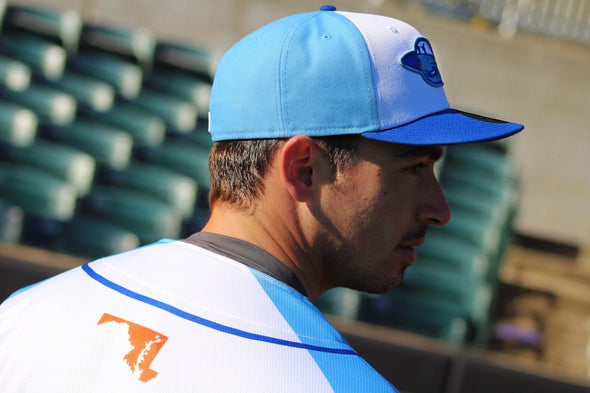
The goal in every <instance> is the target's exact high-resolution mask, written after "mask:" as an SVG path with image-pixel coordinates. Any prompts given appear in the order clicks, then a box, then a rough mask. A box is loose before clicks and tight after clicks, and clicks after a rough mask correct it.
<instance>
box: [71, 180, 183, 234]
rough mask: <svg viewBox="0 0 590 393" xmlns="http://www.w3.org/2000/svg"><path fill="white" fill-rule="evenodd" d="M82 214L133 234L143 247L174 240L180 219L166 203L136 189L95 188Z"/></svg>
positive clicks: (178, 230)
mask: <svg viewBox="0 0 590 393" xmlns="http://www.w3.org/2000/svg"><path fill="white" fill-rule="evenodd" d="M83 205H84V207H85V211H86V212H88V213H89V214H93V215H96V216H100V217H102V218H104V219H105V220H108V221H110V222H112V223H114V224H116V225H119V226H121V227H122V228H125V229H127V230H128V231H131V232H133V233H134V234H136V235H137V236H138V237H139V239H140V241H141V243H142V244H146V243H152V242H155V241H158V240H160V239H162V238H177V237H178V236H180V233H181V230H182V217H181V216H180V214H178V212H176V211H175V210H174V209H173V208H171V207H170V206H168V205H167V204H166V203H165V202H162V201H160V200H158V199H157V198H155V197H152V196H149V195H145V194H142V193H140V192H138V191H135V190H129V189H124V188H121V187H107V186H95V187H93V188H92V190H91V191H90V194H89V195H88V196H87V197H86V200H85V202H84V204H83Z"/></svg>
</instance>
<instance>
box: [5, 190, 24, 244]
mask: <svg viewBox="0 0 590 393" xmlns="http://www.w3.org/2000/svg"><path fill="white" fill-rule="evenodd" d="M24 216H25V213H24V212H23V209H21V208H20V207H18V206H16V205H15V204H14V203H12V202H8V201H5V200H3V199H0V242H5V243H18V242H19V241H20V239H21V233H22V230H23V222H24Z"/></svg>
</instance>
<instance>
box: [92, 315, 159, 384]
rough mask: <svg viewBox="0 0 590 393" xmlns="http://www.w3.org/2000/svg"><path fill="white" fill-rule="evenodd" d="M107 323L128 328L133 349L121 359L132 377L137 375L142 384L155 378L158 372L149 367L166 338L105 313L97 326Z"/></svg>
mask: <svg viewBox="0 0 590 393" xmlns="http://www.w3.org/2000/svg"><path fill="white" fill-rule="evenodd" d="M107 322H116V323H121V324H125V325H127V326H128V333H129V343H130V344H131V346H132V347H133V349H132V350H131V351H129V352H128V353H127V354H126V355H125V356H124V357H123V359H124V360H125V361H126V362H127V365H128V366H129V368H130V369H131V372H132V373H133V375H138V377H139V380H140V381H142V382H147V381H149V380H150V379H152V378H155V377H156V376H157V375H158V372H157V371H155V370H152V369H151V368H150V365H151V364H152V362H153V361H154V358H155V357H156V355H157V354H158V352H160V349H162V347H163V346H164V344H166V341H167V340H168V337H166V336H164V335H163V334H161V333H158V332H156V331H154V330H151V329H149V328H146V327H145V326H141V325H138V324H136V323H133V322H130V321H127V320H125V319H123V318H119V317H116V316H114V315H111V314H106V313H105V314H103V315H102V317H101V318H100V321H98V323H97V325H100V324H103V323H107Z"/></svg>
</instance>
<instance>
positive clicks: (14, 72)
mask: <svg viewBox="0 0 590 393" xmlns="http://www.w3.org/2000/svg"><path fill="white" fill-rule="evenodd" d="M31 75H32V73H31V67H29V66H28V65H26V64H25V63H23V62H21V61H18V60H14V59H11V58H9V57H6V56H0V85H1V86H4V87H5V88H7V89H10V90H16V91H23V90H25V89H27V88H28V87H29V85H30V83H31Z"/></svg>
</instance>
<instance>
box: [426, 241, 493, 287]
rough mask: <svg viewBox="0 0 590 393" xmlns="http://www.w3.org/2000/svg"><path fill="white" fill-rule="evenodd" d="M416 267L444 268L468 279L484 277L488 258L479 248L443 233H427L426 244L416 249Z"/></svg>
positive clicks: (488, 263) (487, 266)
mask: <svg viewBox="0 0 590 393" xmlns="http://www.w3.org/2000/svg"><path fill="white" fill-rule="evenodd" d="M417 251H418V262H417V263H416V267H420V268H422V267H424V268H428V267H430V266H444V267H445V268H446V269H448V270H450V271H453V272H454V274H456V275H460V276H462V277H465V278H470V279H481V278H483V277H485V275H486V274H487V272H488V270H489V269H490V257H489V255H488V254H487V253H486V252H485V251H484V250H482V249H481V248H479V247H477V246H475V245H473V244H470V243H469V242H467V241H464V240H462V239H460V238H458V237H457V236H454V235H453V234H450V233H448V232H445V231H444V230H443V231H437V232H432V231H429V232H428V234H427V235H426V242H425V243H424V244H423V245H421V246H420V247H418V248H417Z"/></svg>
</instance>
